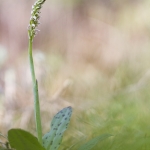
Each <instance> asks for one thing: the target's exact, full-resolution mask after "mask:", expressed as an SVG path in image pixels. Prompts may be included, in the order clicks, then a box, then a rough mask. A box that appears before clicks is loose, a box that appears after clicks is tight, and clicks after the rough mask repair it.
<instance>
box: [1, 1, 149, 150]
mask: <svg viewBox="0 0 150 150" xmlns="http://www.w3.org/2000/svg"><path fill="white" fill-rule="evenodd" d="M34 2H35V1H34V0H13V1H8V0H0V132H1V133H3V134H5V135H6V134H7V130H9V129H10V128H23V129H25V130H28V131H30V132H32V133H33V134H35V135H36V133H35V122H34V113H33V93H32V84H31V76H30V70H29V62H28V35H27V27H28V23H29V19H30V12H31V6H32V5H33V3H34ZM40 22H41V24H40V26H39V29H40V30H41V31H40V32H39V33H38V35H37V36H36V37H35V39H34V45H33V46H34V48H33V49H34V61H35V71H36V76H37V79H38V82H39V95H40V103H41V115H42V127H43V133H46V132H47V131H49V126H50V120H51V119H52V117H53V115H54V114H55V113H56V112H58V111H59V110H61V109H62V108H63V107H66V106H72V107H73V110H74V111H73V115H72V119H71V124H70V127H69V130H68V131H67V132H66V134H65V137H64V139H63V145H62V146H61V148H60V149H62V150H66V149H67V148H69V147H70V146H71V145H73V144H74V143H77V145H76V146H74V147H73V148H72V149H74V150H76V149H77V147H78V146H79V145H80V144H82V143H85V141H86V140H88V139H91V138H93V137H95V136H97V135H100V134H103V133H111V134H113V135H114V136H113V137H111V138H109V139H108V140H105V141H104V142H101V143H99V144H98V145H97V146H96V147H95V150H98V149H105V150H107V149H108V150H122V149H125V150H129V149H132V150H133V149H134V150H149V149H150V121H149V115H150V109H149V106H150V100H149V99H150V91H149V89H150V1H149V0H122V1H120V0H47V1H46V2H45V4H44V6H43V8H42V10H41V18H40Z"/></svg>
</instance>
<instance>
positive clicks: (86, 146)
mask: <svg viewBox="0 0 150 150" xmlns="http://www.w3.org/2000/svg"><path fill="white" fill-rule="evenodd" d="M110 136H112V135H110V134H102V135H100V136H98V137H95V138H94V139H92V140H90V141H88V142H87V143H86V144H84V145H82V146H81V147H80V148H79V149H78V150H91V149H92V148H93V147H94V146H95V145H96V144H97V143H98V142H99V141H102V140H105V139H106V138H108V137H110Z"/></svg>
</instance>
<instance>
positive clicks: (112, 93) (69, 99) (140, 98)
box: [1, 22, 150, 150]
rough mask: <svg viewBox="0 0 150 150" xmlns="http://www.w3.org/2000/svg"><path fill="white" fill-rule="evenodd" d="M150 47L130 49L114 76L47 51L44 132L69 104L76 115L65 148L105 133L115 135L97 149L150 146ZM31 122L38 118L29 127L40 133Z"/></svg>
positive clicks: (127, 149)
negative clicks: (127, 56)
mask: <svg viewBox="0 0 150 150" xmlns="http://www.w3.org/2000/svg"><path fill="white" fill-rule="evenodd" d="M128 23H129V22H128ZM130 23H131V22H130ZM133 26H136V24H134V25H133ZM126 44H127V43H126V42H124V45H123V46H125V45H126ZM133 48H134V47H133ZM147 49H149V48H148V47H145V49H143V48H142V52H143V53H141V54H140V55H136V52H133V51H131V53H130V57H131V58H130V59H127V61H126V62H125V61H124V62H121V63H120V65H119V67H118V68H117V69H116V70H115V72H113V73H112V74H109V75H108V74H107V75H106V74H105V73H102V71H101V70H100V69H98V68H96V67H93V65H91V64H90V63H89V64H88V63H86V64H84V63H81V61H80V62H78V64H77V65H76V64H75V65H73V64H68V61H67V60H66V57H64V56H63V55H61V54H60V53H55V52H53V53H51V54H50V55H49V53H47V55H46V56H45V62H44V63H42V66H44V67H41V68H40V69H41V71H42V72H44V71H45V72H46V73H45V72H44V73H45V74H44V79H42V81H40V86H39V89H40V90H39V91H41V92H43V91H44V92H43V93H44V95H42V94H43V93H42V94H41V96H40V97H41V98H40V102H41V116H42V118H41V120H42V126H43V128H42V129H43V133H46V132H48V131H49V118H51V120H52V118H53V117H52V114H55V113H56V112H57V111H58V110H61V109H62V106H63V107H66V105H67V106H72V107H73V115H72V118H71V122H70V125H69V129H68V130H67V131H66V133H65V136H64V138H63V141H62V144H61V146H60V149H61V150H67V149H72V150H77V149H78V148H79V146H80V145H82V144H84V143H86V142H87V141H88V140H90V139H92V138H95V137H98V136H99V135H101V134H102V135H104V134H105V133H111V134H112V135H113V136H111V137H110V138H108V139H107V140H104V141H101V142H99V143H98V144H96V145H95V147H94V148H93V150H94V149H95V150H99V149H100V150H130V149H131V150H134V149H135V150H149V149H150V144H149V141H150V136H149V135H150V132H149V114H150V110H149V105H150V102H149V98H150V92H149V89H150V85H149V77H150V74H149V67H150V66H149V64H150V62H149V60H150V59H149V50H147ZM131 50H132V49H131ZM143 50H144V51H143ZM146 50H147V51H146ZM45 68H50V69H45ZM64 81H65V82H64ZM54 93H55V94H54ZM39 94H40V92H39ZM24 96H26V95H24ZM50 99H52V100H51V101H50ZM24 113H26V112H24ZM31 114H32V113H31ZM32 115H33V114H32ZM19 117H21V115H20V116H19V115H16V117H14V118H15V119H14V122H17V121H16V120H17V119H18V118H19ZM32 120H33V117H31V118H30V119H29V124H28V126H27V127H26V130H29V131H30V132H32V133H33V134H34V135H36V133H35V132H34V131H35V130H36V129H35V125H34V122H33V121H32ZM10 131H11V130H10ZM1 132H3V130H1ZM6 145H7V143H6ZM86 149H87V148H86Z"/></svg>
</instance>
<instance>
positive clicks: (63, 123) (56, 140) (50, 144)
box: [43, 107, 72, 150]
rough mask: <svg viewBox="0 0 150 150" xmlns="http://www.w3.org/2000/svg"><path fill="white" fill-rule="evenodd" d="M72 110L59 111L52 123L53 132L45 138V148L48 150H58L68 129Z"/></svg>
mask: <svg viewBox="0 0 150 150" xmlns="http://www.w3.org/2000/svg"><path fill="white" fill-rule="evenodd" d="M71 114H72V108H71V107H66V108H64V109H62V110H61V111H59V112H58V113H57V114H56V115H55V116H54V118H53V120H52V122H51V130H50V132H48V133H46V134H45V135H44V136H43V146H44V148H45V149H46V150H57V149H58V147H59V146H60V143H61V141H62V138H63V134H64V132H65V130H66V129H67V127H68V124H69V122H70V117H71Z"/></svg>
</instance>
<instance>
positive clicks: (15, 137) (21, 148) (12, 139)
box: [8, 129, 45, 150]
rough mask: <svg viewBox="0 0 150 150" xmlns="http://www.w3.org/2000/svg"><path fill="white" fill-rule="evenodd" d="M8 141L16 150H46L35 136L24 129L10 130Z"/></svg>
mask: <svg viewBox="0 0 150 150" xmlns="http://www.w3.org/2000/svg"><path fill="white" fill-rule="evenodd" d="M8 140H9V144H10V146H11V148H14V149H16V150H45V149H44V148H43V147H42V146H41V145H40V143H39V142H38V140H37V138H36V137H35V136H33V135H32V134H31V133H29V132H27V131H24V130H22V129H11V130H9V131H8Z"/></svg>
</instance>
